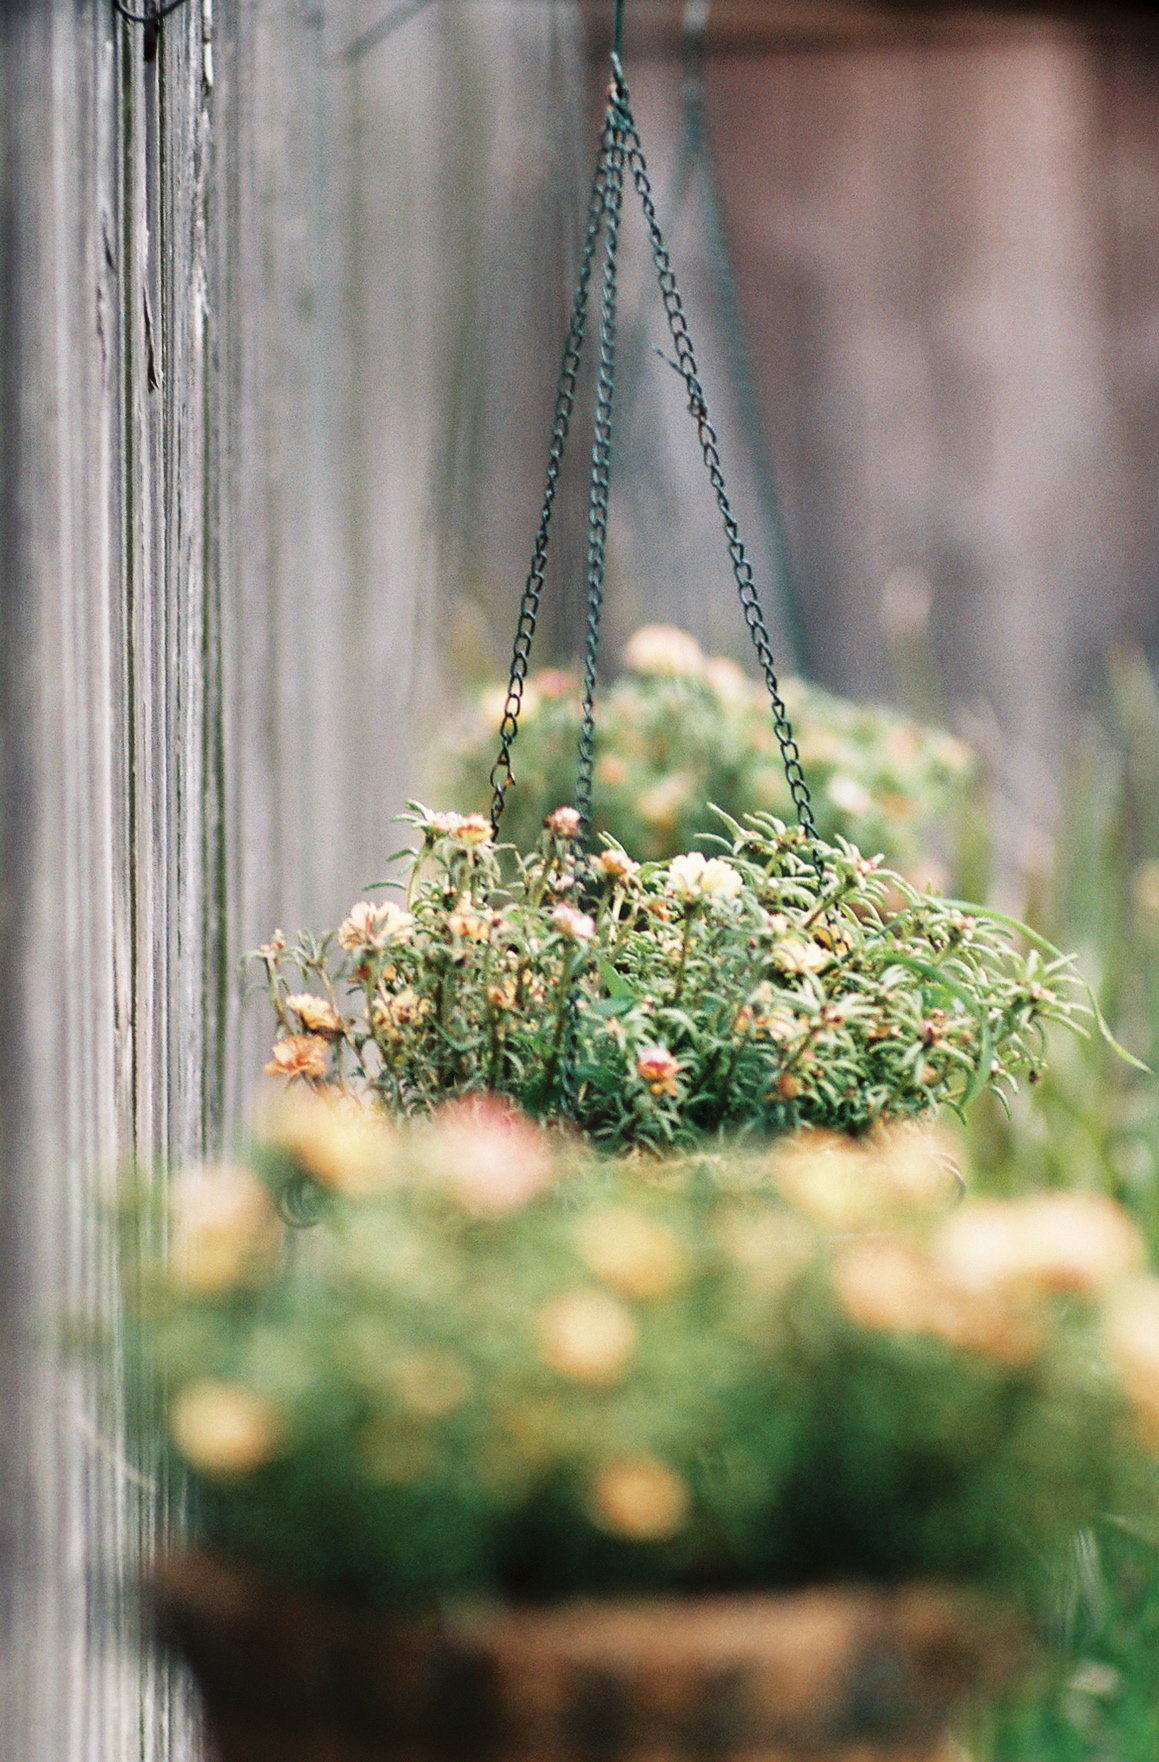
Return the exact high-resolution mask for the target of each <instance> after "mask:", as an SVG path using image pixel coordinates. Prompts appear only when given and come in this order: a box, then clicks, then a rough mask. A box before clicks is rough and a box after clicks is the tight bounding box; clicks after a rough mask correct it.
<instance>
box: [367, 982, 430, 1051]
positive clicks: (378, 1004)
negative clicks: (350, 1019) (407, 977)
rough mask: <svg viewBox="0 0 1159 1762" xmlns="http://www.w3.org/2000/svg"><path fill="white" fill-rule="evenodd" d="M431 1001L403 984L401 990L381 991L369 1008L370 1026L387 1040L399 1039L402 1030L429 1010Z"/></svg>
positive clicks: (421, 1017) (419, 1019)
mask: <svg viewBox="0 0 1159 1762" xmlns="http://www.w3.org/2000/svg"><path fill="white" fill-rule="evenodd" d="M431 1008H432V1005H431V1001H430V999H429V998H427V997H420V996H419V995H418V993H417V991H414V990H412V989H411V987H410V986H409V985H405V986H404V987H403V989H402V990H401V991H393V992H390V991H388V992H383V993H381V994H380V995H379V996H378V997H376V998H375V1000H374V1002H373V1004H372V1005H371V1008H370V1026H371V1028H372V1029H373V1031H374V1032H375V1033H376V1034H381V1035H382V1036H383V1037H384V1038H385V1039H387V1040H401V1039H402V1036H403V1033H404V1031H405V1030H406V1029H407V1028H410V1027H413V1026H414V1025H415V1023H417V1022H421V1021H422V1019H423V1017H424V1016H427V1015H429V1014H430V1012H431Z"/></svg>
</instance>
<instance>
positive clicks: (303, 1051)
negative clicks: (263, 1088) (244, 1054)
mask: <svg viewBox="0 0 1159 1762" xmlns="http://www.w3.org/2000/svg"><path fill="white" fill-rule="evenodd" d="M329 1069H330V1042H329V1041H328V1040H323V1039H322V1038H321V1036H320V1035H317V1034H287V1035H286V1036H285V1037H284V1038H283V1039H281V1040H277V1041H275V1043H274V1048H273V1053H272V1056H271V1058H270V1061H269V1063H268V1064H267V1065H266V1067H265V1070H266V1075H267V1076H268V1077H287V1078H292V1077H313V1078H319V1077H324V1076H325V1075H326V1073H327V1071H328V1070H329Z"/></svg>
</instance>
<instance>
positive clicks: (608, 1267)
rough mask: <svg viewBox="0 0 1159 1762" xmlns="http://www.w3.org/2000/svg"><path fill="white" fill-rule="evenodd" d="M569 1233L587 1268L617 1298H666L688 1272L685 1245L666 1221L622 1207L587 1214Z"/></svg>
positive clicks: (609, 1207)
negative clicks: (609, 1287)
mask: <svg viewBox="0 0 1159 1762" xmlns="http://www.w3.org/2000/svg"><path fill="white" fill-rule="evenodd" d="M574 1237H575V1245H576V1250H577V1252H578V1254H579V1257H580V1259H581V1260H582V1261H583V1263H584V1265H585V1266H586V1267H587V1268H588V1270H589V1272H593V1273H595V1275H596V1277H597V1278H598V1279H602V1280H603V1282H604V1284H605V1285H610V1286H611V1287H612V1289H613V1290H614V1291H617V1292H619V1294H620V1296H621V1297H634V1298H647V1297H666V1296H667V1295H668V1294H669V1293H670V1292H671V1291H674V1290H675V1289H676V1287H677V1286H678V1285H680V1284H681V1283H683V1281H684V1279H685V1278H687V1276H688V1273H689V1271H690V1270H691V1258H690V1256H689V1253H688V1250H687V1248H685V1246H684V1244H683V1243H682V1242H681V1241H680V1240H679V1239H678V1238H677V1237H676V1236H674V1235H673V1233H672V1231H671V1230H670V1229H669V1228H668V1227H667V1225H665V1224H662V1223H659V1222H658V1221H657V1220H656V1219H655V1218H650V1217H648V1216H646V1214H645V1213H644V1212H640V1211H635V1210H633V1209H632V1207H630V1206H627V1205H609V1206H604V1207H601V1208H600V1209H599V1210H598V1211H592V1212H589V1213H588V1215H587V1216H586V1217H584V1218H581V1219H580V1221H579V1223H578V1224H577V1225H576V1227H575V1231H574Z"/></svg>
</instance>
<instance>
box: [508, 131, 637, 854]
mask: <svg viewBox="0 0 1159 1762" xmlns="http://www.w3.org/2000/svg"><path fill="white" fill-rule="evenodd" d="M611 133H612V117H611V112H610V110H609V113H608V115H607V117H605V119H604V126H603V128H602V130H601V132H600V148H599V153H598V154H597V157H596V169H595V172H594V174H593V177H592V187H591V194H590V196H589V198H588V211H587V224H586V227H585V230H584V245H583V253H582V256H581V258H580V270H579V279H578V281H577V284H576V293H575V301H574V303H573V306H572V314H571V322H570V324H569V325H568V331H567V339H566V341H565V343H564V349H563V362H562V364H561V366H560V370H559V381H558V384H557V385H556V391H555V412H554V416H553V418H552V425H551V442H550V445H549V447H548V453H547V473H546V479H545V482H544V488H543V504H542V510H541V512H540V516H539V527H538V530H537V532H536V534H535V544H534V545H533V547H532V552H531V567H530V569H529V571H528V575H527V581H526V583H525V585H524V588H523V594H522V597H521V599H520V602H519V618H518V622H517V623H516V627H515V641H514V644H513V645H512V650H511V666H510V669H509V672H508V678H507V697H506V700H505V702H504V706H503V719H502V722H501V723H500V726H499V754H498V757H497V758H496V760H495V763H494V765H493V766H492V767H491V775H490V778H489V782H490V785H491V791H492V795H491V828H492V831H493V832H494V833H495V834H496V835H497V834H498V831H499V819H500V816H501V815H502V812H503V802H504V799H505V797H506V794H507V791H508V790H509V789H510V787H511V785H512V784H513V783H514V781H515V773H514V772H513V770H512V768H511V748H512V746H513V745H514V743H515V737H516V735H517V734H518V732H519V711H520V708H521V706H522V703H523V687H524V683H525V681H526V679H527V669H528V665H529V663H530V660H531V644H532V641H533V639H534V637H535V625H536V620H537V618H538V616H539V603H540V600H541V598H542V596H543V583H544V572H545V570H546V567H547V547H548V541H549V539H550V537H551V516H552V511H553V509H554V506H555V495H556V490H557V488H558V485H559V474H560V469H561V467H562V464H563V457H564V453H565V451H566V450H567V437H568V431H569V429H570V427H571V418H572V412H573V411H574V409H575V396H576V383H577V379H578V376H579V367H580V360H581V357H582V355H583V345H584V334H585V331H586V328H587V310H588V289H589V286H590V284H591V278H592V266H593V264H594V262H595V254H596V245H597V243H598V241H599V236H600V229H601V226H602V223H603V215H604V203H605V197H606V182H607V161H608V153H609V150H610V147H611Z"/></svg>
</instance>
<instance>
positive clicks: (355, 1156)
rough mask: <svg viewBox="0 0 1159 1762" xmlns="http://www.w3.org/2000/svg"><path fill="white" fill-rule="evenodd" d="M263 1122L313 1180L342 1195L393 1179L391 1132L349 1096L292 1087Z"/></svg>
mask: <svg viewBox="0 0 1159 1762" xmlns="http://www.w3.org/2000/svg"><path fill="white" fill-rule="evenodd" d="M266 1127H267V1130H268V1131H269V1134H270V1137H271V1138H272V1139H273V1141H274V1142H275V1143H276V1144H279V1145H281V1146H282V1148H283V1149H285V1150H288V1151H289V1153H290V1154H291V1156H293V1157H295V1158H296V1160H297V1161H298V1162H300V1163H301V1164H302V1166H303V1167H304V1168H305V1169H307V1170H308V1171H309V1173H310V1174H311V1175H313V1177H314V1179H315V1180H317V1181H321V1182H322V1184H323V1185H324V1186H326V1187H332V1188H333V1189H334V1191H335V1192H336V1193H344V1194H345V1195H346V1196H347V1197H348V1198H351V1199H360V1198H367V1197H370V1196H372V1195H374V1194H376V1193H383V1192H386V1191H387V1190H388V1189H389V1188H390V1187H392V1186H393V1185H394V1183H395V1181H396V1179H397V1176H398V1169H399V1146H398V1140H397V1137H396V1134H395V1133H394V1131H393V1130H392V1128H391V1127H390V1126H389V1125H388V1123H387V1122H386V1120H384V1119H383V1117H382V1116H381V1114H378V1113H376V1112H375V1111H374V1109H373V1108H372V1107H371V1106H370V1105H369V1104H368V1103H366V1102H363V1101H360V1100H359V1099H357V1098H356V1097H355V1096H352V1095H340V1094H338V1093H329V1092H327V1093H323V1094H319V1093H317V1092H316V1091H314V1090H309V1089H307V1090H297V1091H295V1092H294V1093H292V1094H290V1095H287V1096H286V1097H285V1098H284V1099H283V1100H281V1101H280V1102H279V1103H278V1105H277V1106H276V1107H275V1108H273V1109H272V1110H271V1111H270V1114H269V1116H268V1119H267V1121H266Z"/></svg>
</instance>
